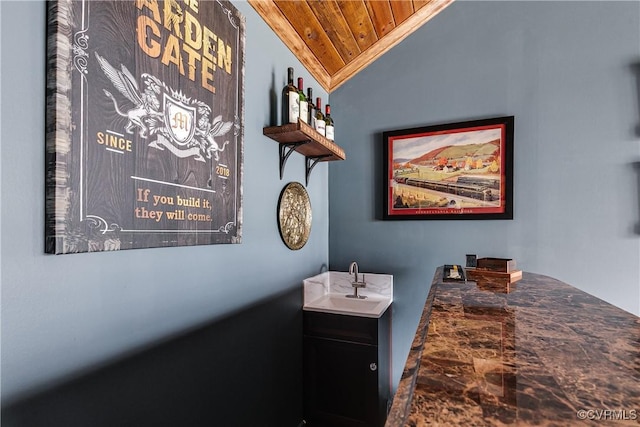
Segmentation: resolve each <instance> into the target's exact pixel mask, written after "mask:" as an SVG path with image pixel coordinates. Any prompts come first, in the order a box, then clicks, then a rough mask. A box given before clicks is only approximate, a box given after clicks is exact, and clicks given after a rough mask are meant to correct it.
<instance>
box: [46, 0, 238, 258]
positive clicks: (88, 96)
mask: <svg viewBox="0 0 640 427" xmlns="http://www.w3.org/2000/svg"><path fill="white" fill-rule="evenodd" d="M46 3H47V8H48V16H47V18H48V22H47V24H48V25H47V31H48V37H47V76H48V79H47V117H46V126H47V128H46V138H47V140H46V167H47V174H46V177H47V182H46V212H45V215H46V218H45V233H46V234H45V251H46V252H48V253H52V254H66V253H76V252H97V251H109V250H123V249H137V248H152V247H172V246H191V245H209V244H227V243H241V238H242V170H243V168H242V162H243V139H244V65H245V64H244V54H245V18H244V16H243V15H242V14H241V13H240V12H239V11H238V10H237V9H236V8H235V7H234V6H233V4H232V3H231V2H230V1H228V0H212V1H195V0H191V1H187V0H185V1H183V2H176V1H170V0H165V1H117V0H115V1H91V0H52V1H48V2H46Z"/></svg>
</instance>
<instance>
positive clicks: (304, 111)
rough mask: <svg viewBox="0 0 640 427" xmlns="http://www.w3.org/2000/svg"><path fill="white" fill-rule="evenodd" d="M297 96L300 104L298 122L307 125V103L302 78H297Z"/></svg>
mask: <svg viewBox="0 0 640 427" xmlns="http://www.w3.org/2000/svg"><path fill="white" fill-rule="evenodd" d="M298 96H299V102H300V120H302V121H303V122H305V123H309V103H308V102H307V96H306V95H305V94H304V83H303V81H302V77H298Z"/></svg>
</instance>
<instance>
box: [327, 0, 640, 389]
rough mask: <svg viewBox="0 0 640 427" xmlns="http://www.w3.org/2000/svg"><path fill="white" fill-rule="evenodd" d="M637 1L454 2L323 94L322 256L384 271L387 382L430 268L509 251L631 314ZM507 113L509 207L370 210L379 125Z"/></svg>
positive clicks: (639, 285) (637, 147) (639, 243)
mask: <svg viewBox="0 0 640 427" xmlns="http://www.w3.org/2000/svg"><path fill="white" fill-rule="evenodd" d="M639 61H640V3H639V2H608V1H607V2H520V1H514V2H504V1H500V2H484V1H456V2H454V3H453V4H452V5H451V6H449V7H448V8H447V9H445V10H444V11H443V12H442V13H441V14H440V15H438V16H437V17H436V18H435V19H433V20H432V21H431V22H429V23H428V24H427V25H426V26H424V27H422V28H421V29H419V30H417V31H416V32H415V33H413V34H412V35H411V36H409V37H408V38H407V39H405V40H404V41H403V42H401V43H400V44H399V45H397V46H396V47H395V48H394V49H392V50H391V51H389V52H387V53H386V54H385V55H384V56H382V57H381V58H379V59H378V60H377V61H376V62H374V63H373V64H372V65H370V66H369V67H368V68H366V69H365V70H364V71H362V72H360V73H359V74H358V75H357V76H356V77H354V78H352V79H351V80H349V81H348V82H347V83H346V84H344V85H343V86H341V87H340V88H338V89H337V90H336V91H335V92H333V93H332V94H331V107H332V113H333V114H332V115H335V117H336V122H337V125H336V126H337V128H336V140H337V141H339V142H340V144H342V145H343V146H344V148H345V151H346V152H347V156H348V160H347V161H345V162H339V163H334V164H331V165H330V167H329V205H330V210H329V212H330V215H329V223H330V227H329V255H330V257H329V259H330V266H331V268H332V269H344V268H346V267H347V266H348V263H349V262H350V261H352V260H354V259H355V260H357V261H358V262H359V263H360V266H361V271H377V272H384V273H391V274H393V275H394V278H395V281H394V285H395V303H394V312H393V315H394V319H393V321H394V323H393V334H394V337H393V342H394V351H395V353H394V371H395V372H394V379H395V381H397V380H398V378H399V375H400V373H401V369H402V366H403V364H404V361H405V357H406V354H407V352H408V350H409V345H410V342H411V339H412V337H413V333H414V331H415V326H416V325H417V322H418V319H419V313H420V311H421V310H422V305H423V303H424V301H425V298H426V295H427V292H428V290H429V287H430V283H431V280H432V277H433V272H434V269H435V268H436V267H437V266H439V265H443V264H451V263H458V264H463V265H464V263H465V254H467V253H474V254H477V255H478V256H481V257H486V256H497V257H512V258H514V259H515V260H516V261H517V263H518V265H519V267H520V268H522V269H523V270H526V271H532V272H536V273H541V274H545V275H549V276H553V277H555V278H558V279H560V280H563V281H565V282H567V283H569V284H571V285H574V286H576V287H578V288H580V289H582V290H584V291H586V292H588V293H590V294H593V295H595V296H597V297H600V298H602V299H604V300H606V301H608V302H610V303H612V304H615V305H616V306H618V307H621V308H623V309H625V310H627V311H630V312H632V313H634V314H636V315H637V314H640V235H639V230H640V228H639V223H640V208H639V206H640V198H639V195H640V189H639V186H640V184H639V183H640V178H639V173H640V171H639V170H638V168H637V166H634V165H637V164H638V162H640V133H638V132H637V130H638V129H640V127H639V125H640V106H639V105H638V100H639V94H640V87H639V85H638V82H640V78H639V77H638V71H637V64H638V62H639ZM504 115H514V116H515V174H514V175H515V177H514V182H515V187H514V188H515V191H514V193H515V196H514V197H515V199H514V202H515V214H514V215H515V217H514V220H512V221H398V222H384V221H381V220H380V218H381V210H382V209H381V205H382V195H381V185H380V182H381V179H382V177H381V174H382V138H381V133H382V132H383V131H385V130H391V129H403V128H411V127H418V126H426V125H431V124H438V123H449V122H458V121H464V120H472V119H478V118H488V117H497V116H504Z"/></svg>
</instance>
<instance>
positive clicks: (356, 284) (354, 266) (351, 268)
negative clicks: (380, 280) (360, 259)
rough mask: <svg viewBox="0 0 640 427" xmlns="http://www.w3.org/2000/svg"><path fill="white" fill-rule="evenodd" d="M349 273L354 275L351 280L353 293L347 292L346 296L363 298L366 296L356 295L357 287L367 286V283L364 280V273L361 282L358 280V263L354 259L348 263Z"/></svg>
mask: <svg viewBox="0 0 640 427" xmlns="http://www.w3.org/2000/svg"><path fill="white" fill-rule="evenodd" d="M349 274H353V275H354V279H355V280H354V281H353V282H351V286H352V287H353V294H349V295H347V296H346V297H347V298H356V299H365V298H366V296H364V295H358V289H360V288H365V287H367V283H366V282H365V281H364V274H363V275H362V282H358V264H357V263H356V262H355V261H354V262H352V263H351V265H349Z"/></svg>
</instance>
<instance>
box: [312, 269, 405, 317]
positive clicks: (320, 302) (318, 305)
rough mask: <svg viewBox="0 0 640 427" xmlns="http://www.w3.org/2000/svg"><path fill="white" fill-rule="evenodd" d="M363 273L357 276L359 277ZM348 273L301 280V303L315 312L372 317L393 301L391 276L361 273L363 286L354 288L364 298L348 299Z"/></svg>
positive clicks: (326, 274)
mask: <svg viewBox="0 0 640 427" xmlns="http://www.w3.org/2000/svg"><path fill="white" fill-rule="evenodd" d="M362 277H363V274H362V273H360V274H359V276H358V278H359V280H362ZM353 279H354V277H353V276H351V275H349V273H345V272H339V271H328V272H326V273H322V274H319V275H317V276H314V277H310V278H308V279H305V280H304V306H303V310H306V311H319V312H324V313H333V314H346V315H351V316H361V317H375V318H378V317H380V316H382V315H383V314H384V312H385V311H386V310H387V308H388V307H389V306H390V305H391V302H392V301H393V276H391V275H389V274H374V273H364V281H365V283H366V284H367V285H366V287H364V288H360V289H358V295H361V296H364V297H366V298H364V299H356V298H349V297H347V295H350V294H353V287H352V286H351V282H352V281H353Z"/></svg>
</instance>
